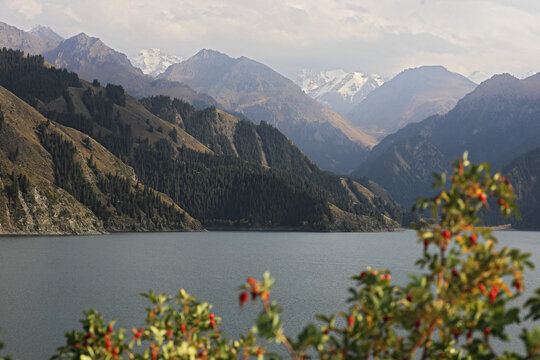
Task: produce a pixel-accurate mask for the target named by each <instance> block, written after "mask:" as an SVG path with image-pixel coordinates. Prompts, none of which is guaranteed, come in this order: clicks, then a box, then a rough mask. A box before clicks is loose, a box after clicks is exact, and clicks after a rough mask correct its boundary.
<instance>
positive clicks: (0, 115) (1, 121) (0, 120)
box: [0, 106, 4, 130]
mask: <svg viewBox="0 0 540 360" xmlns="http://www.w3.org/2000/svg"><path fill="white" fill-rule="evenodd" d="M3 124H4V113H3V112H2V106H0V130H2V125H3Z"/></svg>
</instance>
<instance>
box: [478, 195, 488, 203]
mask: <svg viewBox="0 0 540 360" xmlns="http://www.w3.org/2000/svg"><path fill="white" fill-rule="evenodd" d="M478 200H480V201H481V202H482V203H484V204H485V203H486V201H487V196H486V194H484V193H481V194H480V195H478Z"/></svg>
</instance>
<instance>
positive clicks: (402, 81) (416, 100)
mask: <svg viewBox="0 0 540 360" xmlns="http://www.w3.org/2000/svg"><path fill="white" fill-rule="evenodd" d="M475 87H476V84H475V83H473V82H472V81H470V80H469V79H467V78H465V77H464V76H462V75H460V74H457V73H453V72H450V71H448V70H446V69H445V68H444V67H442V66H422V67H419V68H414V69H408V70H405V71H403V72H401V73H399V74H398V75H396V76H395V77H394V78H393V79H392V80H390V81H387V82H385V83H384V84H383V85H382V86H381V87H379V88H377V89H375V90H374V91H372V92H370V93H369V94H368V95H367V97H366V98H365V99H364V100H363V101H362V102H361V103H360V104H358V105H356V106H355V107H354V108H353V109H352V110H351V111H350V112H349V113H348V115H347V117H348V119H349V120H350V121H351V123H352V124H353V125H354V126H357V127H360V128H362V129H365V131H366V132H368V133H369V134H371V135H373V136H375V137H376V138H377V139H382V138H383V137H384V136H386V135H388V134H392V133H393V132H395V131H397V130H399V129H400V128H402V127H404V126H405V125H407V124H409V123H414V122H418V121H421V120H423V119H425V118H427V117H428V116H431V115H435V114H444V113H446V112H448V111H449V110H451V109H452V108H453V107H454V106H455V105H456V103H457V102H458V100H459V99H461V98H462V97H463V96H465V95H466V94H468V93H470V92H471V91H473V90H474V88H475Z"/></svg>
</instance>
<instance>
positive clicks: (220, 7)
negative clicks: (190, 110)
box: [0, 0, 540, 77]
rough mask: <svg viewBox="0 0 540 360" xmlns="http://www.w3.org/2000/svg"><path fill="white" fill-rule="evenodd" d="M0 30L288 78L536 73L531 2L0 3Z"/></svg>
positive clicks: (538, 34)
mask: <svg viewBox="0 0 540 360" xmlns="http://www.w3.org/2000/svg"><path fill="white" fill-rule="evenodd" d="M0 4H1V5H0V21H5V22H7V23H9V24H11V25H14V26H17V27H19V28H22V29H24V30H29V29H30V28H32V27H33V26H34V25H36V24H41V25H46V26H50V27H52V28H53V29H54V30H55V31H57V32H58V33H59V34H60V35H62V36H64V37H70V36H73V35H75V34H78V33H80V32H85V33H87V34H88V35H91V36H96V37H99V38H101V39H102V40H103V41H104V42H105V43H106V44H107V45H109V46H111V47H113V48H115V49H117V50H119V51H122V52H124V53H126V54H128V55H134V54H135V53H137V52H138V51H139V50H140V49H143V48H149V47H158V48H161V49H162V50H163V51H165V52H167V53H170V54H173V55H179V56H182V57H184V58H188V57H190V56H191V55H193V54H195V53H196V52H197V51H198V50H200V49H202V48H210V49H216V50H219V51H222V52H224V53H227V54H229V55H231V56H233V57H238V56H242V55H244V56H247V57H250V58H252V59H255V60H257V61H260V62H262V63H265V64H267V65H269V66H271V67H272V68H274V69H275V70H277V71H279V72H281V73H283V74H285V75H287V76H293V75H294V74H296V73H297V72H298V71H299V70H300V69H301V68H312V69H315V70H324V69H334V68H343V69H345V70H348V71H351V70H358V71H363V72H367V73H378V74H381V75H383V76H386V77H388V76H392V75H395V74H396V73H398V72H399V71H401V70H403V69H405V68H409V67H417V66H421V65H432V64H440V65H444V66H446V67H447V68H448V69H450V70H453V71H456V72H460V73H462V74H464V75H466V76H467V75H469V74H470V73H472V72H473V71H476V70H481V71H484V72H486V73H488V74H493V73H500V72H510V73H513V74H515V75H522V74H524V73H531V72H536V71H540V1H539V0H326V1H325V0H288V1H280V0H227V1H224V0H221V1H217V0H191V1H184V0H161V1H160V0H153V1H150V0H148V1H139V0H132V1H127V0H90V1H88V0H84V1H82V0H71V1H61V0H0Z"/></svg>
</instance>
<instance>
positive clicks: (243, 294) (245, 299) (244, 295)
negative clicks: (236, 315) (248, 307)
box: [238, 291, 249, 306]
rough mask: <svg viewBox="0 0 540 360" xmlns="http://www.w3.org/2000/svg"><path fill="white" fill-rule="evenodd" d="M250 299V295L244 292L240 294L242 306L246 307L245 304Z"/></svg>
mask: <svg viewBox="0 0 540 360" xmlns="http://www.w3.org/2000/svg"><path fill="white" fill-rule="evenodd" d="M248 298H249V295H248V293H247V292H245V291H244V292H243V293H241V294H240V296H239V298H238V300H239V301H240V306H244V304H245V303H246V301H248Z"/></svg>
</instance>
